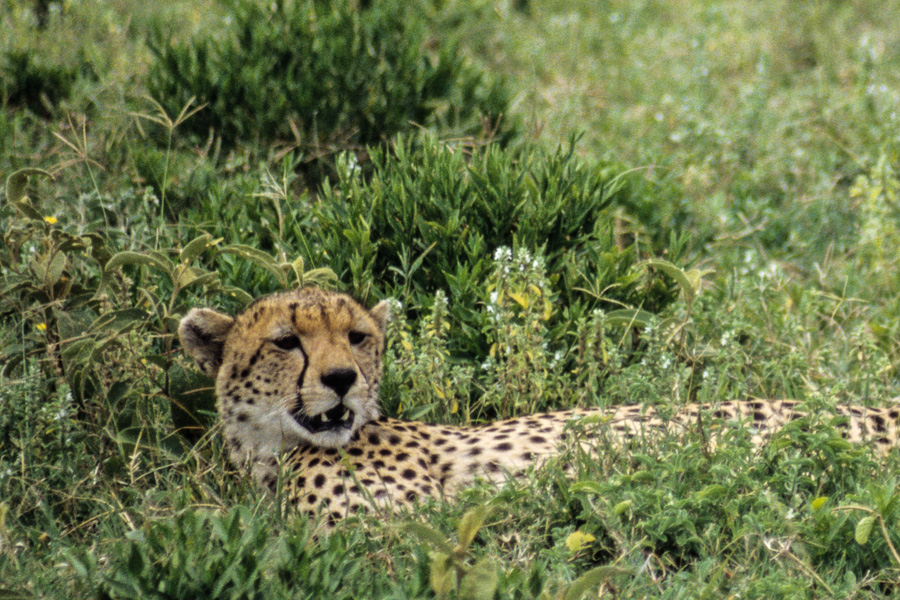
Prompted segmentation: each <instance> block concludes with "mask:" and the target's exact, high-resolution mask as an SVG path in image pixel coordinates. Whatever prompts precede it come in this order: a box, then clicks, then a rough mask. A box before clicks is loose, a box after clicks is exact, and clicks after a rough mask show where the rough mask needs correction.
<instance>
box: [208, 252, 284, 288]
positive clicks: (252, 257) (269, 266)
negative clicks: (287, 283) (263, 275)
mask: <svg viewBox="0 0 900 600" xmlns="http://www.w3.org/2000/svg"><path fill="white" fill-rule="evenodd" d="M219 253H220V254H233V255H235V256H238V257H240V258H243V259H245V260H248V261H250V262H252V263H253V264H255V265H257V266H259V267H262V268H263V269H265V270H267V271H268V272H269V273H271V274H273V275H275V277H276V278H278V281H283V280H284V273H283V272H282V270H281V269H280V268H279V267H278V264H277V263H276V262H275V259H274V258H272V257H271V256H269V255H268V254H267V253H265V252H263V251H262V250H257V249H256V248H253V247H251V246H245V245H243V244H231V245H228V246H223V247H221V248H219Z"/></svg>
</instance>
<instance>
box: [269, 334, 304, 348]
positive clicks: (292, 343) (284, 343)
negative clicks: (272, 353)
mask: <svg viewBox="0 0 900 600" xmlns="http://www.w3.org/2000/svg"><path fill="white" fill-rule="evenodd" d="M272 343H273V344H275V345H276V346H278V347H279V348H281V349H282V350H294V349H296V348H299V347H300V338H298V337H297V336H296V335H286V336H284V337H280V338H278V339H276V340H272Z"/></svg>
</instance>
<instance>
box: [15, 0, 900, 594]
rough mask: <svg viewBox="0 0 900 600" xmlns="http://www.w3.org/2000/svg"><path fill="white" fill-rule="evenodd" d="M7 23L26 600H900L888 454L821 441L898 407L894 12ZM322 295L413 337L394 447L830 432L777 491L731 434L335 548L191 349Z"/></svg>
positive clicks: (359, 530)
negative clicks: (674, 419) (189, 341)
mask: <svg viewBox="0 0 900 600" xmlns="http://www.w3.org/2000/svg"><path fill="white" fill-rule="evenodd" d="M0 21H2V27H3V31H4V32H5V33H7V34H8V35H5V36H4V37H3V39H0V100H2V109H0V172H2V174H3V177H2V181H0V185H2V188H3V189H2V194H0V234H2V242H3V243H2V245H0V596H2V597H4V598H5V597H9V598H34V597H53V598H56V597H60V598H61V597H65V598H82V597H96V598H180V597H187V596H192V597H193V596H197V597H199V596H203V597H216V598H218V597H229V598H280V597H284V598H296V597H310V598H322V597H329V598H331V597H347V598H363V597H392V598H407V597H416V598H418V597H435V596H437V597H457V598H468V597H474V598H477V597H497V598H539V597H540V598H555V597H562V598H577V597H581V596H582V595H583V594H586V593H587V594H595V595H596V594H598V593H599V594H601V595H610V596H616V597H634V598H646V597H659V598H698V597H715V598H719V597H743V598H798V597H802V598H832V597H833V598H848V597H854V598H890V597H897V592H896V589H898V587H897V585H896V584H897V580H898V568H900V555H898V553H897V550H896V548H897V546H898V545H900V533H898V531H900V530H898V526H900V494H898V491H897V476H896V473H897V467H898V464H897V457H896V451H895V452H893V453H891V454H890V455H889V456H886V457H882V456H878V455H876V454H874V453H873V452H872V451H871V449H869V448H868V447H855V446H851V445H849V444H847V443H846V442H844V441H843V439H842V438H841V436H840V433H839V430H838V429H837V428H836V426H837V425H838V423H837V422H836V421H835V417H834V416H833V414H832V413H831V412H830V410H829V409H830V408H831V407H833V405H834V404H835V403H837V402H841V403H845V402H849V403H854V404H859V405H868V406H884V405H890V404H893V403H894V402H895V401H894V400H893V399H892V398H893V396H894V394H895V392H894V389H895V388H896V384H897V365H898V342H897V340H898V335H897V334H898V328H900V303H898V293H897V290H898V289H900V288H898V285H900V281H898V275H897V273H898V269H897V254H896V251H895V249H896V247H897V241H898V239H900V233H898V232H900V205H898V190H900V175H898V162H900V158H898V156H900V154H898V151H900V147H898V138H897V132H898V130H900V128H898V124H900V123H898V116H897V106H898V103H900V81H898V73H900V68H898V67H900V39H898V37H897V36H898V34H897V32H898V31H900V9H898V8H895V7H894V5H893V4H890V3H883V2H874V1H872V2H869V1H861V2H855V3H847V2H837V1H832V2H814V3H800V4H798V3H796V2H788V1H786V0H784V1H775V2H767V3H765V4H760V3H751V2H746V1H742V0H730V1H727V2H720V3H716V4H709V3H705V2H696V1H693V0H684V1H682V2H654V1H644V2H625V1H617V0H613V1H610V2H605V3H600V4H598V3H596V2H587V1H582V0H566V1H564V2H542V1H540V0H526V1H523V2H520V1H516V2H488V1H484V0H475V1H471V0H468V1H466V2H462V1H455V0H447V1H440V2H439V1H434V0H421V1H419V0H415V1H413V2H407V3H376V2H365V1H362V0H360V1H358V2H354V1H352V0H309V1H306V2H304V1H300V0H296V1H291V0H284V1H277V2H255V1H253V0H229V1H223V2H214V3H204V2H199V1H197V0H183V1H180V2H172V3H165V4H153V3H134V2H128V1H124V0H123V1H118V2H100V1H98V0H79V1H74V0H71V1H69V0H67V1H63V2H48V1H43V0H41V1H35V2H26V3H22V2H12V1H9V0H7V1H5V2H2V3H0ZM304 284H315V285H323V286H329V287H335V288H338V289H341V290H344V291H348V292H350V293H352V294H354V295H355V296H357V297H358V298H360V299H361V300H362V301H364V302H366V303H369V304H372V303H374V302H376V301H378V300H380V299H382V298H392V299H394V301H395V302H396V303H397V305H396V307H395V311H394V313H395V315H396V318H395V319H394V321H393V322H392V323H391V326H390V327H391V330H390V332H389V334H390V341H389V348H388V352H387V356H386V363H385V380H384V384H383V405H384V411H385V412H386V413H387V414H390V415H395V416H401V417H404V418H422V419H428V420H431V421H438V422H444V423H453V424H470V423H479V422H483V421H486V420H492V419H496V418H502V417H506V416H511V415H518V414H526V413H529V412H534V411H537V410H552V409H557V408H567V407H571V406H582V405H591V406H609V405H616V404H620V403H641V404H652V405H656V406H657V407H658V409H660V410H663V411H665V410H677V409H678V407H679V406H681V405H683V404H684V403H687V402H695V401H699V402H715V401H716V400H722V399H734V398H748V397H751V398H754V397H755V398H781V397H791V398H797V399H799V400H801V401H804V402H806V403H807V406H808V407H809V410H810V416H809V418H808V419H804V420H801V421H797V422H795V423H792V424H791V426H790V427H788V428H787V429H786V430H785V431H784V432H782V433H781V434H780V435H779V436H778V437H777V438H776V439H775V440H774V441H773V442H772V443H770V444H769V445H768V446H767V447H765V448H764V449H761V450H760V449H756V448H754V447H753V446H752V444H751V443H750V432H748V431H746V430H745V429H742V428H740V427H735V426H734V425H733V424H728V423H722V422H718V421H716V420H715V419H712V418H710V419H708V420H707V421H705V422H704V423H700V424H698V428H697V431H692V432H689V434H688V435H684V436H673V437H672V438H671V439H670V438H667V437H663V438H662V439H659V440H652V441H646V442H644V443H635V444H633V445H632V446H631V447H628V448H616V447H605V448H599V449H598V452H597V454H594V455H587V454H584V453H582V452H581V451H580V450H579V449H577V448H573V449H571V451H570V452H568V453H567V454H566V455H565V456H563V457H561V459H560V461H559V464H556V463H554V464H550V465H547V466H546V467H545V468H542V469H540V470H538V471H536V472H535V473H534V474H533V475H531V476H530V477H529V478H527V479H526V480H525V481H522V482H517V483H515V484H510V485H507V486H505V487H503V488H502V489H496V488H491V487H488V486H483V487H479V486H476V487H475V488H473V489H472V490H469V491H467V492H466V493H464V494H463V496H462V497H461V498H459V499H458V501H457V502H456V503H454V504H445V503H438V502H435V503H429V504H427V505H424V506H422V507H421V509H420V510H419V511H418V514H417V515H415V516H412V515H410V516H400V517H396V518H384V517H383V516H382V515H361V516H359V517H354V518H353V519H352V521H353V522H352V523H351V524H348V525H347V526H346V527H341V528H340V529H339V530H338V531H337V532H336V533H334V534H332V535H320V536H318V537H316V536H314V535H313V533H312V532H313V527H312V525H310V524H309V523H307V520H306V519H305V518H298V517H297V516H296V515H292V514H283V513H282V509H281V508H280V505H279V503H278V502H277V499H276V500H275V501H273V499H271V498H269V497H267V496H265V495H262V494H260V493H259V492H258V491H257V490H256V489H255V488H254V487H253V485H252V484H251V483H250V482H248V481H246V480H244V479H243V478H241V477H240V476H239V474H238V473H235V472H233V471H232V469H231V468H230V467H229V466H228V465H227V463H226V461H225V459H224V457H223V456H222V454H221V448H220V442H219V439H218V436H217V430H216V426H215V420H214V405H213V399H212V397H211V395H210V390H209V381H208V380H206V379H205V378H204V377H203V376H201V375H200V374H199V373H197V372H196V370H195V369H194V367H193V365H191V364H190V363H189V361H188V360H186V358H185V357H184V356H182V354H181V353H180V351H179V348H178V344H177V340H176V339H175V336H174V333H175V331H176V327H177V323H178V320H179V318H180V317H181V316H182V315H183V314H184V313H185V312H186V311H187V310H188V309H189V308H191V307H193V306H199V305H212V306H217V307H220V308H222V309H225V310H229V311H237V310H240V308H241V306H243V305H244V304H246V303H247V302H248V301H249V300H250V299H251V298H253V297H255V296H258V295H260V294H264V293H269V292H272V291H276V290H280V289H287V288H292V287H296V286H298V285H304ZM714 429H715V430H716V431H721V432H724V433H721V434H720V440H721V442H720V443H719V444H717V445H716V446H715V447H712V446H711V445H709V444H708V443H707V442H706V440H708V439H709V436H708V434H709V432H711V431H713V430H714ZM564 465H565V466H566V468H564ZM567 472H568V474H566V473H567ZM410 522H413V523H412V524H410Z"/></svg>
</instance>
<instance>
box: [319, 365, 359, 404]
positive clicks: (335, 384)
mask: <svg viewBox="0 0 900 600" xmlns="http://www.w3.org/2000/svg"><path fill="white" fill-rule="evenodd" d="M321 380H322V383H324V384H325V385H327V386H328V387H330V388H331V389H333V390H334V393H335V394H337V395H338V396H340V397H341V398H343V397H344V395H346V393H347V392H348V391H349V390H350V388H351V387H353V384H354V383H355V382H356V371H354V370H353V369H333V370H331V371H328V372H327V373H325V374H324V375H322V377H321Z"/></svg>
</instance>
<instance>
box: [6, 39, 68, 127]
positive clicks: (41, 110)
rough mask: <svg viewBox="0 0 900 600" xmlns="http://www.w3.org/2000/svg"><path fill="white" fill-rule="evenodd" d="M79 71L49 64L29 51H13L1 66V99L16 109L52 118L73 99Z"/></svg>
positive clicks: (9, 52)
mask: <svg viewBox="0 0 900 600" xmlns="http://www.w3.org/2000/svg"><path fill="white" fill-rule="evenodd" d="M77 77H78V69H76V68H74V67H70V66H67V65H58V64H52V63H50V62H47V61H46V60H45V59H42V58H41V57H40V56H39V55H38V54H36V53H34V52H30V51H27V50H9V51H7V52H6V53H5V54H4V56H3V60H2V67H0V96H2V98H4V99H5V101H6V103H7V104H8V105H10V106H13V107H25V108H27V109H28V110H30V111H31V112H33V113H35V114H37V115H40V116H42V117H49V116H50V115H51V114H52V111H53V110H54V108H55V107H56V105H57V104H59V102H60V101H62V100H65V99H66V98H68V97H69V94H70V93H71V91H72V86H73V85H74V83H75V79H76V78H77Z"/></svg>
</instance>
